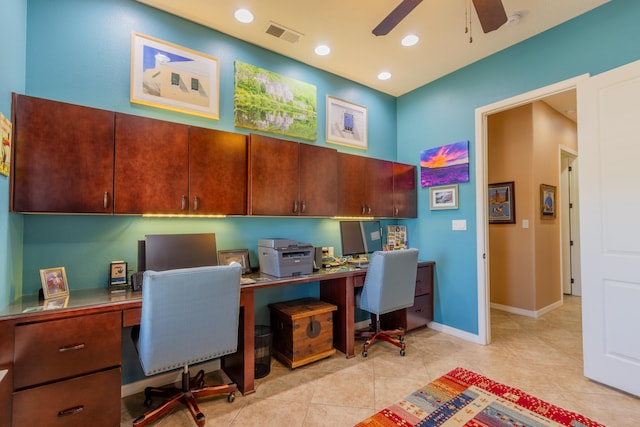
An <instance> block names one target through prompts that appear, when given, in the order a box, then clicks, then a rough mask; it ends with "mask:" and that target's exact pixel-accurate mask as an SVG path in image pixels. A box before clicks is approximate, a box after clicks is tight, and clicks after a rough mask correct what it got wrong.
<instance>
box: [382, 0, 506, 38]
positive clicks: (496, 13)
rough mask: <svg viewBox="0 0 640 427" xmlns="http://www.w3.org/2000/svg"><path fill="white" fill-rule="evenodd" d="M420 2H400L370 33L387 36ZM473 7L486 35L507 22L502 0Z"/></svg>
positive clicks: (475, 2)
mask: <svg viewBox="0 0 640 427" xmlns="http://www.w3.org/2000/svg"><path fill="white" fill-rule="evenodd" d="M420 3H422V0H402V1H401V2H400V4H399V5H398V6H396V8H395V9H393V10H392V11H391V13H390V14H389V15H387V17H386V18H384V19H383V20H382V22H380V23H379V24H378V26H377V27H375V28H374V29H373V31H372V33H373V34H375V35H376V36H384V35H386V34H389V32H390V31H391V30H393V29H394V28H395V27H396V25H398V24H399V23H400V21H402V20H403V19H404V18H405V17H406V16H407V15H408V14H409V13H411V11H412V10H413V9H415V8H416V6H418V5H419V4H420ZM473 6H474V8H475V9H476V13H477V14H478V19H479V20H480V25H481V26H482V31H484V32H485V33H488V32H490V31H493V30H497V29H498V28H500V26H502V24H504V23H505V22H507V13H506V12H505V10H504V6H503V5H502V0H473Z"/></svg>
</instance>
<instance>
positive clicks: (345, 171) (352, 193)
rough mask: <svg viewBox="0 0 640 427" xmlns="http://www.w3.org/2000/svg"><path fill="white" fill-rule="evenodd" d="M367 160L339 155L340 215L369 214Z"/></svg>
mask: <svg viewBox="0 0 640 427" xmlns="http://www.w3.org/2000/svg"><path fill="white" fill-rule="evenodd" d="M366 168H367V158H366V157H362V156H356V155H353V154H345V153H338V186H337V192H338V215H340V216H362V215H365V214H367V204H366V202H367V200H366V198H367V195H366V194H367V190H366V186H367V183H366V180H367V177H366V172H365V171H366Z"/></svg>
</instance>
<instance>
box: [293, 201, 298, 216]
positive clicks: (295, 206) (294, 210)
mask: <svg viewBox="0 0 640 427" xmlns="http://www.w3.org/2000/svg"><path fill="white" fill-rule="evenodd" d="M293 213H298V201H297V200H296V201H294V202H293Z"/></svg>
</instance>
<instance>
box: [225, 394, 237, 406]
mask: <svg viewBox="0 0 640 427" xmlns="http://www.w3.org/2000/svg"><path fill="white" fill-rule="evenodd" d="M234 400H236V394H235V393H234V392H231V393H229V396H227V402H229V403H231V402H233V401H234Z"/></svg>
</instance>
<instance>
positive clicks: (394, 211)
mask: <svg viewBox="0 0 640 427" xmlns="http://www.w3.org/2000/svg"><path fill="white" fill-rule="evenodd" d="M398 213H400V209H398V208H395V209H394V210H393V214H394V215H395V216H398Z"/></svg>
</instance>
